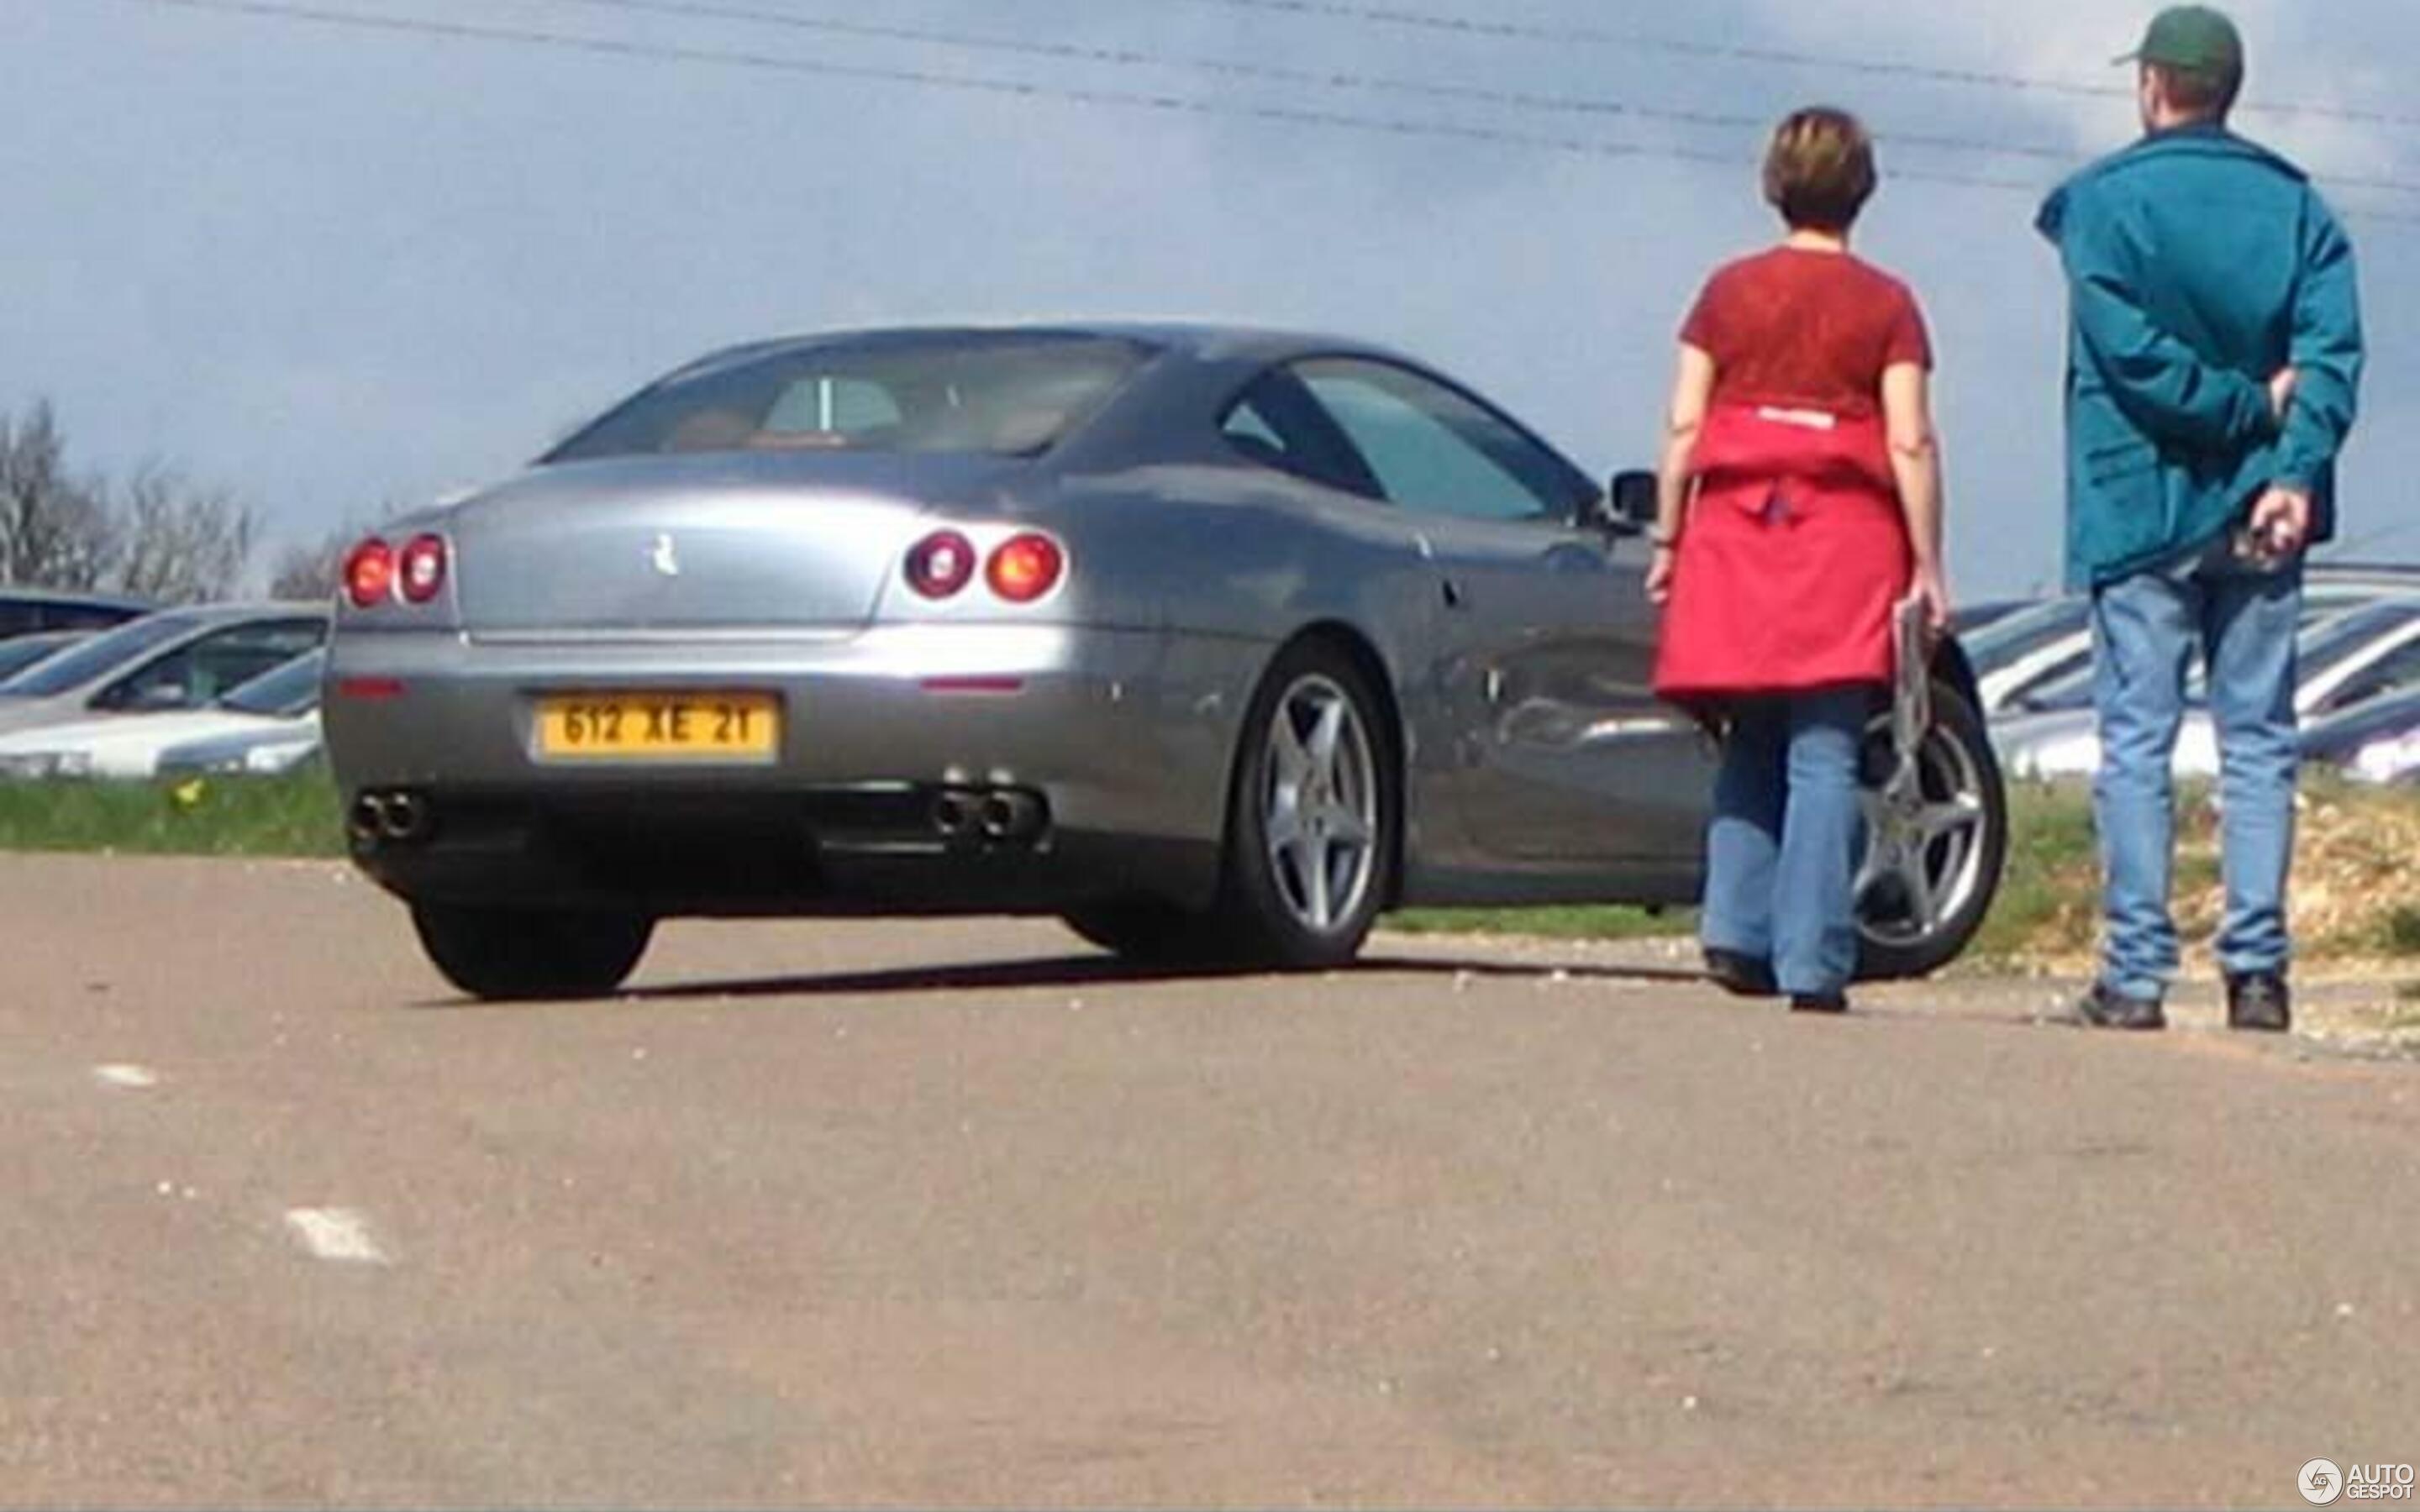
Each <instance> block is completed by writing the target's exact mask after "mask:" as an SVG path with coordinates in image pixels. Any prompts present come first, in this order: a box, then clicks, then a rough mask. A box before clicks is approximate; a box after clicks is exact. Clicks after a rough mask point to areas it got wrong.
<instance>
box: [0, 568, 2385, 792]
mask: <svg viewBox="0 0 2420 1512" xmlns="http://www.w3.org/2000/svg"><path fill="white" fill-rule="evenodd" d="M1961 628H1962V639H1963V640H1964V643H1965V646H1966V650H1967V655H1968V656H1970V657H1971V658H1972V660H1973V662H1974V664H1975V669H1976V673H1977V681H1978V687H1979V689H1980V692H1981V695H1982V702H1983V711H1982V712H1983V714H1984V716H1985V717H1986V718H1987V719H1988V720H1989V721H1990V728H1991V733H1992V741H1993V746H1994V747H1995V748H1997V750H1998V752H1999V756H2000V761H2001V764H2002V765H2003V767H2005V768H2006V770H2007V771H2008V773H2009V775H2010V776H2011V777H2019V778H2033V779H2058V778H2079V777H2089V776H2090V775H2091V774H2092V773H2093V771H2094V770H2095V769H2096V768H2097V767H2098V766H2099V764H2100V760H2101V748H2100V740H2099V736H2098V734H2097V733H2096V731H2095V728H2094V719H2093V707H2092V630H2091V625H2090V613H2089V607H2088V605H2087V603H2086V600H2085V599H2084V598H2082V597H2080V596H2076V595H2068V596H2064V597H2057V598H2047V599H2036V600H2004V601H2000V602H1996V603H1993V604H1989V605H1984V606H1979V607H1978V608H1977V609H1973V610H1970V611H1968V613H1967V614H1965V615H1964V616H1963V617H1962V627H1961ZM327 634H328V610H327V609H326V607H325V606H323V605H317V604H298V603H262V604H221V605H209V606H206V607H200V608H185V609H161V610H154V609H151V608H150V607H149V606H147V605H144V604H140V603H137V602H134V601H132V600H127V599H122V598H112V597H106V596H101V595H93V594H59V593H48V592H44V591H40V590H22V589H12V590H8V591H6V592H5V593H0V779H8V778H17V779H23V778H46V777H96V778H149V777H160V776H176V775H180V774H189V773H197V772H253V773H272V774H273V773H278V772H284V771H288V770H291V769H292V768H294V767H296V766H298V765H300V764H302V763H304V762H306V761H309V760H310V759H312V758H313V757H314V756H316V755H318V752H319V683H320V673H321V669H322V663H323V660H324V649H323V647H324V642H325V641H326V639H327ZM2299 662H2300V667H2299V672H2298V678H2299V682H2298V687H2297V689H2296V696H2295V705H2296V708H2297V710H2298V712H2299V713H2300V714H2301V716H2302V720H2303V735H2302V740H2303V754H2304V760H2305V761H2306V762H2307V763H2310V764H2314V765H2317V766H2322V767H2327V768H2332V769H2335V770H2337V771H2340V772H2342V773H2343V774H2345V775H2346V776H2347V777H2350V778H2351V779H2354V780H2357V781H2365V782H2375V783H2385V782H2397V781H2420V567H2395V566H2378V567H2359V566H2320V567H2314V568H2312V569H2311V571H2310V575H2309V580H2308V583H2307V585H2306V588H2305V591H2304V623H2303V632H2302V645H2301V648H2300V657H2299ZM2198 677H2199V673H2198V672H2196V673H2195V681H2196V683H2197V682H2198ZM2194 703H2195V706H2194V707H2193V709H2192V711H2191V712H2190V713H2189V714H2188V715H2187V717H2186V721H2185V727H2184V731H2183V733H2182V735H2181V737H2180V739H2179V741H2178V745H2177V761H2176V765H2177V771H2178V774H2179V775H2180V776H2184V777H2214V776H2216V775H2217V773H2218V742H2217V738H2216V733H2215V732H2214V730H2213V729H2212V726H2211V719H2210V716H2209V714H2208V712H2207V710H2206V709H2204V708H2202V707H2201V706H2200V700H2199V690H2198V687H2195V690H2194Z"/></svg>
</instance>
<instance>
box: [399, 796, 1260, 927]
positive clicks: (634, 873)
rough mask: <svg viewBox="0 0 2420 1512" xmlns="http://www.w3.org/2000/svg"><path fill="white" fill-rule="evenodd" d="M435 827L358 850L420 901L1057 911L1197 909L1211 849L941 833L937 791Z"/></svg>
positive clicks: (705, 911) (487, 811) (462, 812)
mask: <svg viewBox="0 0 2420 1512" xmlns="http://www.w3.org/2000/svg"><path fill="white" fill-rule="evenodd" d="M420 796H421V797H422V799H423V801H424V802H425V805H426V808H425V810H424V818H423V823H424V824H425V826H426V827H425V829H424V831H423V832H422V833H420V834H419V835H417V836H415V837H414V838H412V839H411V840H409V841H397V840H394V839H388V838H383V837H379V836H375V835H372V834H368V833H365V832H363V831H361V830H358V829H357V830H356V831H355V832H354V834H353V837H352V854H353V859H354V861H355V862H356V863H357V864H358V865H359V866H361V868H362V869H363V870H364V871H365V872H368V873H369V874H370V875H371V876H372V877H374V878H375V879H377V881H378V882H379V883H380V885H381V886H382V887H386V888H387V889H388V890H389V891H391V892H394V893H396V895H397V896H399V897H402V898H404V899H406V900H408V901H412V902H428V903H458V904H464V905H469V906H475V907H491V908H531V907H547V908H586V909H602V910H616V911H628V912H638V913H645V914H649V915H652V916H655V917H659V918H662V917H675V916H688V917H705V918H752V917H802V916H815V915H944V914H1037V913H1038V914H1048V913H1058V912H1061V911H1063V910H1065V909H1066V908H1069V907H1071V906H1074V905H1076V904H1079V903H1088V902H1094V901H1096V900H1101V899H1107V898H1121V897H1131V896H1136V895H1157V896H1167V897H1169V898H1170V899H1171V902H1175V903H1182V904H1186V905H1188V906H1192V905H1198V904H1199V903H1202V902H1203V901H1205V900H1206V898H1207V896H1208V894H1209V890H1210V888H1211V887H1212V886H1213V885H1214V883H1215V878H1216V874H1217V869H1218V846H1217V845H1216V844H1215V843H1206V842H1192V841H1168V840H1153V839H1147V838H1141V837H1135V836H1112V835H1100V834H1090V833H1083V832H1078V831H1069V830H1063V829H1059V828H1056V827H1052V828H1050V829H1048V830H1047V832H1043V833H1041V834H1038V835H1037V836H1036V837H1035V838H1034V839H1032V840H1031V841H992V840H989V839H986V838H985V837H983V836H982V835H981V834H980V833H975V834H970V835H968V836H965V837H962V838H959V839H955V840H942V839H939V838H938V837H936V836H935V835H934V834H933V832H932V825H931V819H930V813H931V807H932V803H933V801H934V798H935V797H936V796H938V795H937V794H935V793H932V792H929V791H912V790H911V791H904V792H894V791H881V792H846V791H829V790H828V791H801V792H799V793H794V794H784V795H742V796H739V797H721V798H718V797H713V796H707V795H684V796H682V797H679V798H676V799H672V800H667V799H666V798H665V797H664V796H663V795H659V794H647V793H639V792H633V793H629V794H625V795H616V794H611V793H593V794H583V795H578V796H572V797H566V795H560V794H542V793H529V794H494V793H490V794H482V795H467V796H466V795H459V794H449V793H445V792H442V791H436V792H427V793H425V794H422V795H420Z"/></svg>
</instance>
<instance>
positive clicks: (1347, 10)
mask: <svg viewBox="0 0 2420 1512" xmlns="http://www.w3.org/2000/svg"><path fill="white" fill-rule="evenodd" d="M1196 3H1197V4H1202V5H1211V6H1219V7H1223V8H1227V9H1230V10H1257V11H1262V12H1265V13H1271V14H1277V15H1289V16H1311V17H1325V18H1329V19H1334V20H1342V21H1352V22H1360V23H1369V24H1373V25H1380V26H1392V27H1399V28H1404V29H1408V30H1416V31H1427V32H1446V33H1451V34H1455V35H1459V36H1463V37H1482V38H1493V39H1499V40H1509V41H1525V42H1549V43H1555V44H1558V45H1562V46H1571V45H1575V44H1576V45H1580V46H1588V47H1619V48H1627V49H1630V50H1632V51H1636V52H1654V53H1666V54H1677V55H1680V56H1683V57H1697V58H1727V59H1730V60H1733V61H1736V62H1742V63H1766V64H1774V65H1777V66H1780V67H1784V68H1799V69H1833V70H1836V71H1839V72H1846V73H1858V74H1866V75H1869V76H1875V77H1881V78H1893V79H1913V80H1920V81H1923V82H1926V83H1930V84H1954V85H1974V86H1979V87H1982V88H1988V89H2013V90H2023V91H2028V92H2031V93H2035V94H2045V95H2067V96H2071V97H2073V98H2076V99H2081V100H2132V99H2133V97H2134V91H2133V89H2132V88H2131V87H2128V86H2126V85H2095V84H2080V83H2077V82H2076V81H2074V80H2072V79H2053V78H2046V77H2042V76H2040V75H2034V74H2022V73H2003V72H1996V71H1993V70H1992V69H1955V68H1947V67H1944V66H1938V65H1933V64H1925V63H1904V62H1896V61H1892V60H1889V59H1881V58H1869V57H1859V56H1856V55H1855V54H1846V53H1804V52H1795V51H1792V50H1790V49H1787V48H1775V47H1754V46H1747V45H1743V44H1739V43H1732V42H1705V41H1696V40H1692V39H1687V38H1679V37H1666V36H1658V35H1655V34H1653V33H1650V32H1628V31H1612V30H1608V29H1606V28H1604V27H1598V26H1576V25H1566V24H1554V23H1539V22H1521V21H1504V20H1499V19H1497V18H1494V17H1481V16H1465V15H1457V14H1453V13H1450V12H1446V11H1435V10H1416V9H1412V8H1407V7H1401V6H1391V5H1370V4H1362V3H1358V0H1196ZM2237 108H2238V109H2239V110H2241V111H2243V112H2245V113H2248V114H2253V115H2262V116H2314V117H2318V118H2319V119H2324V120H2340V121H2358V122H2361V123H2363V124H2366V125H2371V126H2420V115H2413V114H2412V113H2410V112H2397V111H2388V110H2374V109H2369V108H2366V107H2362V106H2355V105H2328V104H2319V103H2317V102H2312V101H2292V100H2246V101H2245V102H2244V103H2242V105H2240V106H2238V107H2237Z"/></svg>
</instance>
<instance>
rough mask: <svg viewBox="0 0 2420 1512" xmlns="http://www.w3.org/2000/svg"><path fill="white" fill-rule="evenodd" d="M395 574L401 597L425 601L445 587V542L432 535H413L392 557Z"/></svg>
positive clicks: (413, 600) (413, 601) (414, 601)
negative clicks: (401, 593)
mask: <svg viewBox="0 0 2420 1512" xmlns="http://www.w3.org/2000/svg"><path fill="white" fill-rule="evenodd" d="M395 576H396V585H397V586H398V587H400V588H401V589H402V590H403V596H404V597H405V598H407V599H409V600H411V602H412V603H414V604H426V603H427V602H428V601H429V600H430V599H432V598H435V597H436V596H437V592H438V590H439V589H441V588H443V587H444V586H445V543H444V541H443V540H442V539H441V538H440V537H438V536H434V535H415V536H413V537H412V538H411V544H410V545H408V546H406V547H405V548H403V549H402V550H401V551H400V552H398V553H397V554H396V559H395Z"/></svg>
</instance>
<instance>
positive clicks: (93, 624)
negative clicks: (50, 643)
mask: <svg viewBox="0 0 2420 1512" xmlns="http://www.w3.org/2000/svg"><path fill="white" fill-rule="evenodd" d="M130 618H132V616H131V615H129V614H127V613H126V612H125V611H124V610H122V609H104V608H102V607H101V605H99V604H54V605H52V606H51V609H50V612H49V613H48V614H47V615H46V616H45V617H44V620H43V626H42V627H43V628H44V629H48V630H106V629H108V628H109V627H110V626H111V625H123V624H125V623H126V622H127V620H129V619H130Z"/></svg>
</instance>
